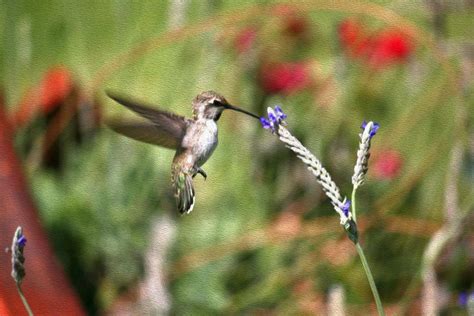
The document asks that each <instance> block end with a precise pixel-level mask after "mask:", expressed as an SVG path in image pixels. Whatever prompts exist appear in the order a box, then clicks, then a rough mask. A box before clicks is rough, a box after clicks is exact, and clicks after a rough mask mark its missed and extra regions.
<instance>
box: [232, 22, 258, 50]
mask: <svg viewBox="0 0 474 316" xmlns="http://www.w3.org/2000/svg"><path fill="white" fill-rule="evenodd" d="M256 38H257V30H256V29H255V28H253V27H248V28H245V29H243V30H241V31H240V32H239V33H238V34H237V37H236V38H235V42H234V46H235V49H236V50H237V52H238V53H239V54H242V53H245V52H246V51H248V50H249V49H250V48H251V47H252V45H253V43H254V42H255V39H256Z"/></svg>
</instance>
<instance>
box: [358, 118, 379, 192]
mask: <svg viewBox="0 0 474 316" xmlns="http://www.w3.org/2000/svg"><path fill="white" fill-rule="evenodd" d="M379 127H380V126H379V124H378V123H375V122H372V121H370V122H368V123H367V122H366V121H364V122H363V123H362V126H361V128H362V133H360V134H359V137H360V143H359V149H358V150H357V161H356V164H355V166H354V175H353V176H352V185H353V186H354V189H357V188H358V187H359V186H360V185H361V184H362V183H364V178H365V175H366V174H367V170H368V169H369V157H370V152H369V150H370V141H371V139H372V137H374V135H375V134H376V133H377V130H378V129H379Z"/></svg>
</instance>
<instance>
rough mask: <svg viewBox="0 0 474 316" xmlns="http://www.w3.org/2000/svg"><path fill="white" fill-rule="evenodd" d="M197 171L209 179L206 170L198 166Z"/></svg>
mask: <svg viewBox="0 0 474 316" xmlns="http://www.w3.org/2000/svg"><path fill="white" fill-rule="evenodd" d="M197 172H198V173H199V174H201V176H203V178H204V180H206V179H207V174H206V172H204V170H202V169H201V168H198V170H197Z"/></svg>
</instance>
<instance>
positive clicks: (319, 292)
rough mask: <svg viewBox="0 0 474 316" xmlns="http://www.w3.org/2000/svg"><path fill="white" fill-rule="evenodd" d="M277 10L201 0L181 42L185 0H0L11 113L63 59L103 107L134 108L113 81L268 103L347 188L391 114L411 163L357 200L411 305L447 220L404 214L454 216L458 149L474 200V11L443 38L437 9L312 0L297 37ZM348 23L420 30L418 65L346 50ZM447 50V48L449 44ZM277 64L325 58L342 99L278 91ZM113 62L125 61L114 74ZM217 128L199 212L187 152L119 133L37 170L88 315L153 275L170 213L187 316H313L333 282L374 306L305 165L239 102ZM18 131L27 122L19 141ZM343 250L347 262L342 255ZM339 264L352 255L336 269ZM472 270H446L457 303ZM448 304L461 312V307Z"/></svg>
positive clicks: (393, 280)
mask: <svg viewBox="0 0 474 316" xmlns="http://www.w3.org/2000/svg"><path fill="white" fill-rule="evenodd" d="M272 4H273V2H271V1H266V2H265V4H260V6H259V7H258V6H257V2H254V1H239V2H237V1H190V2H189V3H188V4H187V6H186V5H185V6H186V9H185V15H184V17H183V26H184V27H188V28H187V29H185V30H184V35H183V34H182V33H172V35H167V33H166V32H171V31H170V29H169V21H170V16H171V13H170V12H172V10H171V7H172V5H171V2H166V1H132V0H121V1H92V0H87V1H3V2H2V3H1V9H0V20H1V21H3V22H2V23H0V34H1V35H2V45H1V47H0V58H1V59H2V61H3V66H2V67H1V68H0V74H1V78H2V81H1V82H0V83H1V85H2V86H3V87H4V89H5V97H6V100H7V105H8V107H9V110H10V111H12V112H14V111H15V107H16V105H17V104H18V103H19V101H20V100H21V97H22V95H23V94H24V93H25V91H26V90H27V89H28V88H29V87H31V86H33V85H35V84H36V83H37V82H38V81H39V80H40V79H41V78H42V76H43V74H44V72H45V71H46V70H47V69H49V68H50V67H51V66H54V65H58V64H61V65H65V66H66V67H67V68H68V69H70V70H71V72H72V73H73V75H74V79H75V82H76V84H77V85H78V86H79V87H81V89H82V92H83V93H84V95H85V96H86V97H88V98H90V99H91V100H96V102H98V103H99V104H100V105H101V106H102V110H103V111H104V113H105V116H112V115H120V116H123V117H132V115H131V114H130V113H127V112H126V111H125V110H122V109H121V108H120V107H118V106H117V105H116V104H114V102H112V101H111V100H108V99H107V98H106V96H105V94H104V90H105V89H106V88H109V89H113V90H116V91H120V92H123V93H125V94H127V95H130V96H131V97H134V98H137V99H139V100H143V101H147V102H149V103H154V104H157V105H159V106H160V107H161V108H164V109H168V110H170V111H174V112H178V113H180V114H183V115H187V116H190V113H191V110H190V101H191V100H192V98H193V97H194V96H195V95H196V94H197V93H199V92H200V91H202V90H210V89H212V90H216V91H219V92H220V93H222V94H223V95H225V96H226V98H227V99H228V100H230V101H231V102H233V103H235V104H238V105H241V106H242V107H245V108H246V109H249V110H252V111H254V112H258V113H260V114H263V113H264V109H265V108H266V106H273V105H275V104H281V105H282V107H283V109H284V110H285V112H287V114H288V120H287V121H288V128H289V129H290V130H291V131H293V132H294V133H295V135H297V136H298V137H299V138H300V139H301V141H302V142H303V143H304V144H305V145H306V146H307V147H308V148H309V149H311V150H312V152H313V153H314V154H315V155H316V156H317V157H319V158H320V159H321V161H322V162H323V164H324V165H325V167H326V168H327V169H328V170H329V172H330V173H331V174H332V175H333V177H334V179H335V181H336V182H337V183H338V184H339V185H340V187H341V191H342V192H343V194H346V195H349V194H350V190H351V187H350V177H351V176H352V170H353V163H354V162H355V152H356V150H357V146H358V137H357V134H358V133H359V126H360V122H361V121H362V120H363V119H370V120H374V121H377V122H379V123H380V125H381V129H380V131H379V134H377V136H376V138H374V141H373V150H375V151H376V150H380V149H383V148H391V149H394V150H397V151H399V152H400V153H401V155H402V157H403V167H402V169H401V172H400V174H399V175H398V176H397V177H396V178H394V179H392V180H390V181H388V180H385V181H383V180H378V179H375V178H374V177H373V176H371V173H370V171H369V180H368V181H367V184H366V185H365V186H363V187H362V188H361V189H360V190H359V200H358V205H359V209H360V210H361V212H360V213H359V214H360V216H361V222H362V223H364V224H363V225H362V226H361V227H362V228H363V233H362V236H363V237H362V244H363V245H364V247H365V248H366V251H367V257H368V260H369V263H370V264H371V266H372V268H373V270H374V272H375V280H376V282H377V284H378V286H379V289H380V292H381V295H382V298H383V301H384V303H385V304H387V305H388V306H391V305H393V306H401V305H402V302H404V301H403V299H404V298H405V299H406V300H407V302H405V303H406V304H407V305H410V304H411V303H412V302H413V301H415V299H416V298H417V296H418V295H419V290H420V288H421V281H420V279H419V273H420V267H421V262H422V254H423V251H424V249H425V247H426V245H427V243H428V241H429V239H430V235H431V234H432V233H433V231H430V230H428V231H426V232H425V233H416V232H415V233H414V232H410V231H409V230H406V229H403V228H402V225H401V224H400V225H399V226H397V225H396V224H395V226H394V224H393V223H401V222H400V221H402V223H404V225H405V226H408V227H412V226H413V225H417V223H420V221H421V223H422V224H421V225H422V226H423V225H428V224H429V225H432V226H430V227H433V225H434V227H440V226H441V225H442V224H443V220H444V215H443V214H444V213H443V212H444V211H443V205H444V201H445V198H446V183H447V180H446V179H447V177H448V175H449V172H451V171H450V170H451V169H450V165H449V164H450V161H451V151H452V148H453V146H454V145H455V144H459V146H461V147H462V148H463V149H462V150H463V157H464V159H463V165H462V166H461V168H462V170H461V172H459V173H458V176H457V178H456V179H455V181H456V183H457V188H458V191H459V192H458V198H459V205H460V207H459V209H458V210H457V211H458V212H459V213H460V214H465V213H467V212H470V211H471V210H472V204H473V199H472V181H473V170H472V161H473V159H472V151H471V152H469V151H468V148H467V146H466V144H468V142H469V141H471V142H472V123H471V122H472V120H471V119H472V116H473V109H472V104H473V93H472V86H473V85H472V73H470V72H468V73H467V74H466V75H465V76H464V77H465V78H464V77H463V76H462V75H461V73H462V71H463V62H465V58H467V57H465V56H464V55H463V54H462V50H461V49H459V50H458V49H456V47H458V45H459V46H462V45H463V43H466V42H468V43H471V45H472V41H473V37H472V34H470V33H472V32H470V33H469V32H466V31H465V30H468V29H471V30H472V29H473V28H474V27H473V25H472V21H473V20H474V19H473V17H474V11H473V9H472V7H470V9H469V10H455V9H452V10H450V8H448V9H446V12H445V13H444V14H445V18H446V24H445V28H444V29H443V34H442V35H436V36H435V31H436V30H435V29H434V27H433V22H432V18H431V12H430V11H429V9H428V7H427V6H426V5H425V4H422V2H416V3H415V2H413V3H411V2H403V1H374V2H353V1H340V2H332V1H328V2H324V1H315V2H305V3H303V4H301V6H300V7H298V6H296V7H297V10H298V12H300V13H301V14H302V15H303V16H304V17H305V19H306V20H307V21H308V23H309V27H310V34H311V36H310V38H309V40H308V39H307V40H304V41H292V40H291V39H288V38H282V35H281V34H280V33H281V23H280V20H279V18H278V17H275V16H272V14H270V13H271V8H272V7H271V5H272ZM252 10H253V11H252ZM252 12H254V13H252ZM255 12H256V13H255ZM387 12H388V13H387ZM385 13H387V14H393V15H397V16H398V17H400V19H398V18H392V17H391V16H390V15H385ZM349 17H352V18H354V17H355V18H359V19H362V21H364V23H366V24H367V26H368V28H369V29H379V28H383V27H387V26H390V27H400V28H402V29H410V30H412V31H413V30H414V31H413V32H412V34H414V37H415V43H416V44H415V51H414V53H413V55H412V56H411V58H410V61H409V62H408V63H407V64H401V65H395V66H392V67H389V68H388V69H385V70H383V71H375V72H374V71H372V70H370V69H367V67H366V66H365V65H364V64H363V63H360V62H354V61H351V60H350V59H348V58H347V57H344V55H343V54H342V51H341V48H340V47H339V43H338V39H337V26H338V25H339V23H340V22H341V21H342V20H344V19H346V18H349ZM397 19H398V20H397ZM400 21H403V23H402V24H400ZM248 25H253V26H256V27H257V28H258V29H259V36H258V38H257V41H256V43H255V50H256V53H255V54H254V55H250V56H247V57H245V58H246V59H245V60H243V59H242V58H243V57H242V56H239V55H238V54H237V53H236V51H235V49H234V48H233V38H234V37H235V36H236V34H237V33H238V31H239V29H240V28H243V27H246V26H248ZM196 29H197V30H198V31H196ZM199 30H201V31H199ZM186 32H188V33H186ZM186 34H188V35H186ZM143 42H146V43H149V45H148V46H142V43H143ZM438 45H445V47H447V49H446V50H445V51H444V52H442V50H441V49H439V48H438V47H437V46H438ZM450 47H454V48H453V49H449V48H450ZM132 51H133V52H135V53H133V54H131V52H132ZM127 54H128V55H127ZM262 60H269V61H272V60H284V61H299V60H311V61H312V62H314V63H316V64H317V65H318V67H317V69H318V72H317V73H316V74H314V76H315V80H316V82H318V80H321V81H320V82H330V87H331V89H333V90H331V91H333V93H334V96H333V97H332V98H331V102H329V104H328V105H324V104H322V103H323V102H322V101H321V100H322V99H321V98H319V96H320V95H319V93H322V92H321V91H322V90H321V89H319V90H318V89H316V91H308V90H306V91H303V92H301V93H297V94H294V95H290V96H287V97H281V96H270V97H268V96H267V97H264V96H263V93H262V91H261V89H260V88H259V85H258V80H257V77H258V75H257V72H256V69H257V65H258V63H259V62H261V61H262ZM113 62H117V63H116V64H115V68H108V67H109V66H110V65H111V63H113ZM471 62H472V60H471ZM248 65H250V66H248ZM104 69H112V70H113V71H110V72H103V71H104ZM101 74H105V75H104V76H101ZM328 78H329V79H330V80H328ZM462 78H464V79H462ZM466 78H467V79H466ZM325 80H327V81H325ZM462 80H466V81H464V82H463V81H462ZM469 80H471V81H469ZM219 128H220V129H219V133H220V134H219V137H220V138H219V146H218V148H217V150H216V151H215V153H214V154H213V156H212V158H211V159H210V160H209V161H208V162H207V163H206V165H205V166H204V169H205V170H206V172H207V173H208V175H209V177H208V179H207V180H206V181H204V180H203V179H201V178H200V177H196V178H195V183H196V191H197V198H198V200H197V205H196V207H195V210H194V211H193V212H192V214H191V215H189V216H184V217H179V216H175V214H174V213H175V209H174V201H173V200H172V196H171V193H170V183H169V171H170V163H171V160H172V157H173V154H174V153H173V152H171V151H169V150H166V149H159V148H155V147H152V146H149V145H145V144H141V143H137V142H134V141H132V140H129V139H125V138H123V137H121V136H119V135H117V134H113V132H111V131H110V130H108V129H106V128H103V129H100V130H99V131H98V133H97V134H96V135H95V137H93V138H91V139H89V140H88V141H87V142H86V143H84V144H81V146H77V145H76V144H75V143H73V142H72V141H71V137H70V136H68V135H63V136H62V143H63V145H64V146H63V147H62V149H63V151H64V152H63V154H64V157H65V166H64V168H63V170H62V171H61V172H60V173H57V172H52V171H50V170H47V169H44V168H30V169H28V170H30V171H29V175H28V176H29V180H30V183H31V190H32V192H33V194H34V196H35V197H36V201H37V203H38V206H39V209H40V211H41V215H42V219H43V221H44V224H45V226H46V228H47V230H48V231H49V233H50V235H51V237H52V240H53V242H54V246H55V249H56V252H57V255H58V256H59V258H60V259H61V261H62V262H63V264H64V266H65V267H66V270H67V273H68V274H69V276H70V278H71V280H72V282H73V283H74V285H75V287H76V289H77V291H78V292H79V294H80V295H81V298H82V300H83V302H84V305H85V306H86V308H87V309H88V311H89V312H90V313H91V314H94V313H102V312H104V311H106V310H108V309H109V308H111V306H113V304H114V302H115V301H116V300H117V299H118V298H120V297H121V296H122V295H123V294H124V293H127V292H129V291H132V290H133V289H134V288H136V287H137V286H138V284H139V282H140V280H142V279H143V278H144V277H145V275H146V266H145V264H144V253H145V251H146V249H147V248H148V247H150V246H151V245H150V240H151V237H150V225H151V223H153V222H154V221H157V220H159V219H160V218H161V217H160V216H162V215H163V214H171V215H172V216H173V222H174V223H175V225H176V228H177V232H176V236H175V240H174V241H173V244H172V246H171V250H170V251H169V253H168V254H166V258H167V264H168V265H167V270H166V271H165V273H166V274H167V275H168V276H169V278H168V279H169V291H170V293H171V301H172V313H173V314H178V315H209V314H247V313H250V314H254V313H258V312H259V311H260V312H262V313H263V312H273V313H275V314H284V315H286V314H288V313H294V314H299V313H306V312H308V311H307V309H305V308H306V307H305V306H306V305H305V302H306V301H310V302H313V303H314V304H316V306H319V305H317V304H318V302H319V303H321V304H322V302H324V301H325V300H326V295H327V293H328V291H329V290H330V289H331V288H332V287H333V286H334V285H336V284H340V285H342V286H343V288H344V289H345V291H346V301H347V302H346V303H347V310H348V311H349V313H350V314H353V313H356V312H361V311H366V310H368V309H369V304H371V302H372V297H371V293H370V289H369V287H368V284H367V282H366V279H365V276H364V274H363V270H362V267H361V265H360V262H359V259H358V257H357V256H356V254H355V252H354V251H353V249H352V248H351V247H350V245H349V246H348V245H347V244H345V243H344V242H345V236H344V233H343V230H342V229H341V227H340V226H339V223H338V220H339V219H338V218H337V216H336V214H335V213H334V212H333V211H332V209H331V206H330V203H329V201H328V200H327V199H326V198H324V196H323V195H322V193H321V189H320V187H319V186H318V184H317V183H316V181H315V180H314V179H313V178H312V177H311V175H309V174H307V172H306V170H305V168H304V166H303V165H302V164H301V163H300V161H298V160H297V159H296V158H295V157H294V156H293V155H292V154H291V153H290V152H289V151H288V150H287V149H285V148H284V147H283V145H282V144H281V143H278V141H277V140H276V139H275V137H272V135H270V134H269V133H267V132H266V131H263V129H261V127H260V126H259V124H257V123H256V122H253V121H250V120H247V119H246V118H245V117H243V116H242V115H239V114H236V113H225V114H224V115H223V117H222V119H221V120H220V121H219ZM24 137H26V136H24ZM21 139H22V135H21V132H20V135H18V142H19V144H20V143H21V141H22V140H21ZM24 158H25V162H27V161H28V160H26V157H24ZM30 162H31V161H30ZM26 167H27V168H28V167H29V166H28V165H26ZM285 214H290V215H291V216H289V217H288V218H287V217H285ZM295 214H296V215H295ZM396 220H399V221H398V222H397V221H396ZM282 223H283V224H285V223H286V224H287V225H289V227H290V230H289V232H288V231H285V230H284V229H282V228H281V225H282ZM288 223H289V224H288ZM423 223H425V224H423ZM429 225H428V226H429ZM405 226H403V227H405ZM338 247H339V248H338ZM454 247H455V248H456V247H457V246H456V245H455V246H454ZM328 249H329V250H332V251H333V252H334V253H335V254H336V255H335V257H330V256H328V255H327V253H328ZM460 253H461V257H462V253H463V250H462V249H461V250H460ZM346 257H347V258H346ZM334 258H346V259H345V260H344V259H342V260H343V263H342V264H334V262H333V261H334ZM453 260H454V259H453ZM463 260H464V259H462V260H460V261H457V262H456V263H455V264H454V265H453V266H452V268H451V269H452V270H453V271H462V270H463V267H466V266H468V265H469V262H468V261H466V260H467V259H466V260H464V261H463ZM459 273H461V272H459ZM471 277H472V275H471ZM458 279H459V274H456V272H453V274H452V276H451V277H450V278H448V279H447V280H444V281H443V282H445V283H446V284H448V288H449V290H450V291H451V292H450V293H452V297H453V300H455V297H456V295H457V294H458V293H459V292H460V291H462V290H466V289H468V288H469V286H472V279H468V280H467V281H466V280H465V279H464V283H463V282H460V281H459V280H458ZM307 284H309V286H308V287H307V288H305V289H306V290H304V291H303V292H301V291H298V288H301V287H302V286H303V285H307ZM466 284H467V285H466ZM469 284H470V285H469ZM408 289H409V290H408ZM450 306H451V307H449V308H451V309H450V310H451V311H455V310H458V308H457V307H456V306H455V303H451V305H450Z"/></svg>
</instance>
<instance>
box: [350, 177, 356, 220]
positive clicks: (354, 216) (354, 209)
mask: <svg viewBox="0 0 474 316" xmlns="http://www.w3.org/2000/svg"><path fill="white" fill-rule="evenodd" d="M356 191H357V187H355V186H354V187H353V189H352V195H351V206H352V218H353V219H354V222H356V224H357V215H356V212H357V211H356V210H357V208H356Z"/></svg>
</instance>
